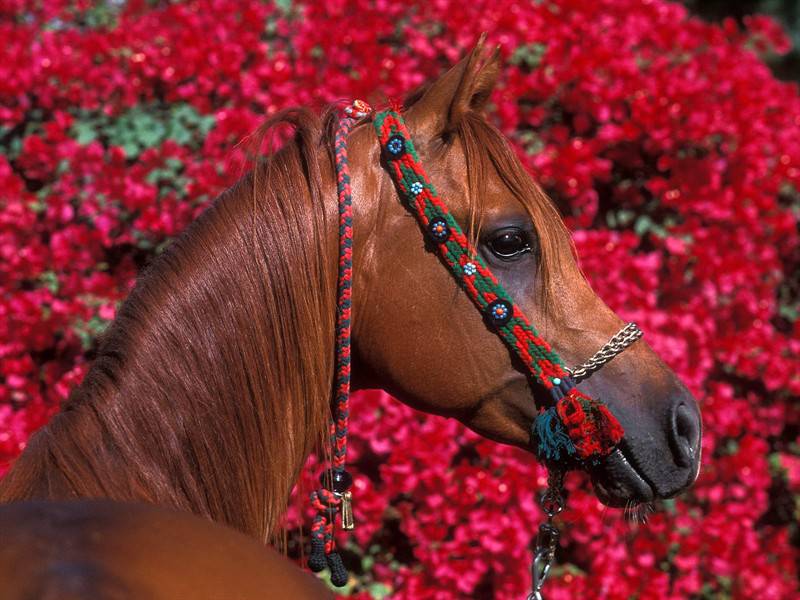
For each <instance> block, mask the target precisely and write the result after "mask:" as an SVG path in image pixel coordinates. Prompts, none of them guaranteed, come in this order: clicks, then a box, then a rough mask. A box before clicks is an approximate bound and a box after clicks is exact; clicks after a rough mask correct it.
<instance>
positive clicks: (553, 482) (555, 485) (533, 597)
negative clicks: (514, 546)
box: [527, 469, 564, 600]
mask: <svg viewBox="0 0 800 600" xmlns="http://www.w3.org/2000/svg"><path fill="white" fill-rule="evenodd" d="M539 506H540V507H541V509H542V511H543V512H544V514H545V515H547V521H546V522H545V523H542V524H541V525H539V534H538V535H537V536H536V549H535V550H534V554H533V563H531V586H532V587H531V593H530V594H528V597H527V600H544V598H543V597H542V587H543V586H544V582H545V581H546V580H547V575H548V574H549V573H550V568H551V567H552V566H553V564H554V563H555V562H556V548H558V540H559V538H560V537H561V532H560V531H559V530H558V527H556V525H555V523H553V519H554V518H555V517H556V515H558V513H560V512H561V511H562V510H564V473H563V472H562V471H559V470H556V469H551V470H550V473H549V474H548V477H547V490H546V491H545V493H544V494H542V495H541V497H540V498H539Z"/></svg>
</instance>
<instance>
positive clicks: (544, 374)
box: [374, 110, 624, 461]
mask: <svg viewBox="0 0 800 600" xmlns="http://www.w3.org/2000/svg"><path fill="white" fill-rule="evenodd" d="M374 126H375V130H376V132H377V134H378V139H379V141H380V144H381V148H382V149H383V156H384V159H385V161H386V164H387V167H388V169H389V173H390V175H391V176H392V179H393V180H394V182H395V184H396V186H397V188H398V189H399V191H400V193H401V195H402V197H403V199H404V201H405V203H406V207H407V208H408V209H409V210H410V211H411V212H412V213H413V214H414V215H415V216H416V217H417V220H418V221H419V223H420V226H421V227H422V230H423V231H424V232H426V233H427V234H428V237H429V238H430V240H431V242H432V243H433V244H434V245H435V246H436V248H437V250H438V252H439V255H440V257H441V258H442V260H443V261H444V263H445V264H446V265H447V267H448V269H449V270H450V272H451V273H452V274H453V276H454V277H455V278H456V280H457V281H458V283H459V284H460V286H461V287H462V288H463V289H464V291H465V292H466V293H467V295H468V296H469V297H470V299H471V300H472V301H473V303H474V304H475V305H476V306H477V307H478V309H479V310H480V311H481V313H482V314H483V315H484V317H485V319H486V320H487V322H488V323H489V325H490V326H491V327H492V328H493V329H494V331H495V332H496V333H497V334H498V335H499V336H500V338H501V339H502V340H503V341H504V342H505V343H506V345H507V346H508V347H509V348H510V349H511V351H512V352H514V354H516V355H517V356H518V357H519V358H520V360H522V362H523V363H524V364H525V367H526V368H527V369H528V371H529V372H530V374H531V376H532V377H533V378H534V379H535V380H536V381H537V382H538V383H540V384H541V385H543V386H544V387H545V388H547V389H548V390H550V393H551V394H552V396H553V400H554V404H555V405H554V406H552V407H551V408H549V409H547V410H542V411H541V412H540V414H539V416H538V417H537V418H536V421H535V423H534V426H533V430H532V434H533V437H534V438H535V440H536V444H537V454H538V455H539V457H540V458H542V459H543V460H549V461H557V460H566V459H570V458H571V459H577V460H582V461H588V460H594V459H597V458H600V457H602V456H605V455H607V454H609V453H610V452H611V451H613V449H614V447H615V446H616V445H617V444H618V443H619V442H620V440H621V439H622V437H623V433H624V432H623V429H622V426H621V425H620V424H619V422H618V421H617V419H616V418H615V417H614V416H613V415H612V414H611V412H610V411H609V410H608V408H607V407H606V406H605V405H604V404H603V403H602V402H600V401H598V400H595V399H593V398H590V397H589V396H587V395H585V394H583V393H582V392H580V391H579V390H578V389H577V388H576V387H575V383H574V382H573V381H572V379H571V378H570V377H569V374H568V373H567V371H566V369H565V366H564V362H563V361H562V360H561V357H559V355H558V354H557V353H556V352H555V351H554V350H553V349H552V348H551V347H550V344H548V343H547V342H546V341H545V340H543V339H542V338H541V337H540V336H539V334H538V333H537V331H536V329H534V327H533V326H532V325H531V324H530V322H529V321H528V319H527V318H526V317H525V315H524V314H523V313H522V311H521V310H520V309H519V308H518V307H517V306H516V305H515V304H514V302H513V301H512V299H511V297H510V296H509V294H508V293H507V292H506V291H505V290H504V289H503V287H502V286H501V285H500V283H499V282H498V281H497V279H496V278H495V276H494V275H493V274H492V272H491V271H490V270H489V268H488V267H487V266H486V263H485V262H484V261H483V259H482V258H481V256H480V254H479V253H478V252H477V251H476V249H475V248H473V247H472V245H471V244H470V243H469V241H468V240H467V237H466V236H465V235H464V232H463V231H462V229H461V227H460V226H459V224H458V222H457V221H456V220H455V219H454V218H453V216H452V215H451V214H450V212H449V211H448V210H447V207H446V206H445V205H444V203H443V202H442V200H441V198H439V195H438V194H437V193H436V188H435V187H434V186H433V183H431V181H430V180H429V179H428V176H427V173H426V172H425V169H424V168H423V166H422V163H421V162H420V159H419V156H418V155H417V152H416V149H415V148H414V143H413V142H412V140H411V135H410V134H409V132H408V129H407V128H406V125H405V122H404V121H403V118H402V117H401V116H400V114H399V113H398V112H396V111H393V110H388V111H384V112H380V113H378V114H377V115H375V121H374Z"/></svg>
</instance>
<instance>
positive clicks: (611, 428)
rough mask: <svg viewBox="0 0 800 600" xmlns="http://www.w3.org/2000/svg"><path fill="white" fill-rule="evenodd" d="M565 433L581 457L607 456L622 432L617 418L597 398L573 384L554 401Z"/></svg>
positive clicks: (620, 437)
mask: <svg viewBox="0 0 800 600" xmlns="http://www.w3.org/2000/svg"><path fill="white" fill-rule="evenodd" d="M556 411H557V412H558V416H559V418H560V419H561V422H562V423H563V424H564V428H565V429H566V431H567V435H569V438H570V439H571V440H572V443H573V444H574V445H575V449H576V450H577V453H578V456H579V457H580V458H581V459H583V460H586V459H589V458H595V457H601V456H606V455H607V454H610V453H611V451H612V450H614V447H615V446H616V445H617V444H619V442H620V441H621V440H622V437H623V435H624V434H625V432H624V430H623V429H622V425H620V423H619V421H618V420H617V418H616V417H615V416H614V415H612V414H611V411H609V410H608V408H607V407H606V406H605V405H604V404H603V403H602V402H599V401H598V400H595V399H594V398H591V397H589V396H587V395H586V394H584V393H583V392H581V391H580V390H578V388H572V389H571V390H570V391H569V392H568V393H567V395H566V396H564V397H563V398H562V399H561V400H559V401H558V403H557V404H556Z"/></svg>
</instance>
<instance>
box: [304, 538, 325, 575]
mask: <svg viewBox="0 0 800 600" xmlns="http://www.w3.org/2000/svg"><path fill="white" fill-rule="evenodd" d="M327 566H328V562H327V561H326V560H325V542H324V541H323V540H321V539H317V538H311V554H310V555H309V557H308V568H309V569H311V570H312V571H314V573H319V572H320V571H322V570H323V569H325V567H327Z"/></svg>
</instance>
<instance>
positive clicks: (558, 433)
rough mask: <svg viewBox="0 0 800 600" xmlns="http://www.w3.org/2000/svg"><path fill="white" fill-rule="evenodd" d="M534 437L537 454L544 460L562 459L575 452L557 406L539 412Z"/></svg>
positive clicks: (535, 422) (534, 426) (534, 424)
mask: <svg viewBox="0 0 800 600" xmlns="http://www.w3.org/2000/svg"><path fill="white" fill-rule="evenodd" d="M533 429H534V431H533V434H534V439H536V440H537V452H536V453H537V455H538V456H539V458H541V459H543V460H551V461H552V460H561V455H562V453H563V454H564V458H567V457H568V456H572V455H573V454H575V445H574V444H573V443H572V440H571V439H570V437H569V435H567V431H566V430H565V429H564V425H563V424H562V423H561V419H560V418H559V415H558V412H557V411H556V408H555V407H552V408H549V409H547V410H544V411H542V412H540V413H539V416H538V417H536V420H535V421H534V422H533Z"/></svg>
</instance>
